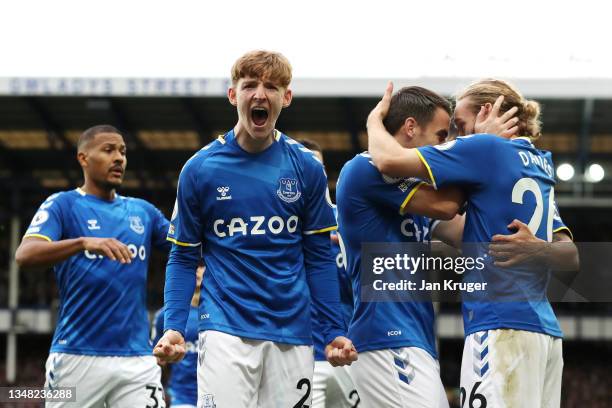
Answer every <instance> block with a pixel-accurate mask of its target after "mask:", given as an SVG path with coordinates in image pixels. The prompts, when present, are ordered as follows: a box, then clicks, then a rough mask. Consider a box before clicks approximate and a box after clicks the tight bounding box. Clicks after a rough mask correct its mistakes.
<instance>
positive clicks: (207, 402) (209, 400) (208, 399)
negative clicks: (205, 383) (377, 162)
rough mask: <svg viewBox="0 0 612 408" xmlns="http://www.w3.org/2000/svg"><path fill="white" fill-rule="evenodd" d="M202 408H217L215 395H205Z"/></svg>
mask: <svg viewBox="0 0 612 408" xmlns="http://www.w3.org/2000/svg"><path fill="white" fill-rule="evenodd" d="M202 408H217V404H215V397H214V395H212V394H204V395H203V396H202Z"/></svg>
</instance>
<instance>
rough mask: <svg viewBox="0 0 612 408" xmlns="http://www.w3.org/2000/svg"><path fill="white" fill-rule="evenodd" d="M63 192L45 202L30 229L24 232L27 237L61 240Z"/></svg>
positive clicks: (33, 219)
mask: <svg viewBox="0 0 612 408" xmlns="http://www.w3.org/2000/svg"><path fill="white" fill-rule="evenodd" d="M63 198H64V197H62V193H56V194H53V195H51V196H49V197H48V198H47V199H46V200H45V202H43V203H42V204H41V205H40V207H39V208H38V211H37V212H36V214H34V217H33V218H32V222H30V225H29V227H28V229H27V230H26V232H25V234H24V236H23V237H24V238H26V237H34V238H42V239H45V240H47V241H50V242H51V241H59V240H60V239H61V238H62V236H63V216H62V208H61V207H62V203H63V202H64V200H63Z"/></svg>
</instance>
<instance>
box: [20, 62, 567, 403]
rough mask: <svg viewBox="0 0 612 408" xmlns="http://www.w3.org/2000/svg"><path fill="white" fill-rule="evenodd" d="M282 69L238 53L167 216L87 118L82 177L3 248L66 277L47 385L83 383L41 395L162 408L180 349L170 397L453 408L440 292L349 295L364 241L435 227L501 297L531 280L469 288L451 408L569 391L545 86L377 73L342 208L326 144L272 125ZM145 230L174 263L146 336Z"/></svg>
mask: <svg viewBox="0 0 612 408" xmlns="http://www.w3.org/2000/svg"><path fill="white" fill-rule="evenodd" d="M290 82H291V65H290V64H289V61H287V59H286V58H285V57H284V56H283V55H281V54H279V53H275V52H269V51H253V52H249V53H247V54H245V55H243V56H242V57H241V58H239V59H238V60H237V61H236V62H235V64H234V66H233V67H232V72H231V87H230V88H229V90H228V99H229V101H230V103H231V104H232V105H234V106H235V107H236V110H237V114H238V121H237V123H236V125H235V126H234V128H233V129H231V130H230V131H229V132H227V133H226V134H224V135H221V136H219V137H218V138H217V139H216V140H214V141H213V142H211V143H210V144H208V145H207V146H205V147H203V148H202V149H201V150H200V151H198V152H197V153H196V154H195V155H194V156H193V157H191V158H190V159H189V160H188V161H187V163H186V164H185V166H184V167H183V169H182V171H181V173H180V176H179V181H178V189H177V197H176V203H175V207H174V211H173V214H172V217H171V219H170V220H167V219H166V218H165V217H164V216H163V215H162V214H161V212H160V211H159V210H157V209H156V208H155V207H154V206H153V205H151V204H150V203H148V202H146V201H144V200H141V199H137V198H131V197H124V196H121V195H119V194H117V193H116V189H117V188H119V187H120V186H121V183H122V180H123V175H124V172H125V168H126V164H127V157H126V146H125V143H124V140H123V137H122V135H121V133H120V131H119V130H117V129H116V128H114V127H112V126H108V125H99V126H94V127H92V128H90V129H88V130H86V131H85V132H84V133H83V134H82V135H81V137H80V138H79V141H78V153H77V159H78V161H79V164H80V165H81V167H82V168H83V173H84V184H83V185H82V187H79V188H76V189H75V190H71V191H65V192H60V193H57V194H53V195H52V196H50V197H49V198H47V200H45V202H43V204H42V205H41V206H40V208H39V210H38V212H37V213H36V214H35V216H34V218H33V220H32V222H31V224H30V226H29V228H28V229H27V231H26V233H25V235H24V239H23V241H22V243H21V245H20V246H19V248H18V250H17V253H16V254H15V257H16V260H17V262H18V263H19V264H20V265H22V266H50V265H54V269H55V274H56V279H57V282H58V287H59V290H60V300H61V304H60V310H59V317H58V321H57V327H56V330H55V334H54V337H53V341H52V346H51V350H50V354H49V357H48V359H47V363H46V383H45V387H48V388H56V387H69V386H76V395H77V402H76V403H68V402H47V406H49V407H64V406H75V407H77V406H78V407H113V408H114V407H120V408H123V407H126V408H127V407H130V408H132V407H151V408H153V407H155V408H157V407H165V406H166V405H167V403H166V400H165V396H164V390H163V387H162V382H161V369H160V365H162V366H165V365H167V364H168V363H173V364H172V365H173V367H174V368H173V370H172V371H173V372H172V377H171V380H170V383H169V388H170V395H171V397H172V406H173V407H183V408H185V407H195V406H197V407H198V408H212V407H217V408H243V407H244V408H255V407H261V408H268V407H270V408H272V407H274V408H276V407H279V408H286V407H289V408H291V407H298V408H301V407H310V406H312V407H357V406H359V407H374V408H380V407H448V401H447V398H446V394H445V392H444V387H443V385H442V382H441V380H440V369H439V364H438V360H437V353H436V344H435V331H434V310H433V306H432V303H431V302H423V301H419V302H366V301H362V299H361V297H360V294H361V281H362V278H363V277H362V276H361V274H362V271H361V247H362V244H363V243H368V242H379V243H380V242H382V243H384V242H418V243H423V244H428V243H429V242H430V241H431V240H432V239H437V240H440V241H443V242H445V243H447V244H449V245H451V246H454V247H456V248H459V249H461V248H462V244H463V243H466V242H467V243H491V245H487V246H486V247H485V248H486V249H485V250H486V253H474V254H471V255H474V256H484V257H485V259H486V261H485V266H486V268H485V269H484V270H482V271H480V272H479V273H475V272H473V273H466V274H465V275H464V276H463V279H464V281H467V282H470V281H472V282H478V281H481V280H482V279H483V276H484V275H487V276H494V277H496V279H493V280H489V281H492V282H498V287H495V288H494V290H495V292H496V293H500V294H502V295H507V294H511V293H512V292H514V291H522V290H524V288H529V290H530V291H531V292H535V293H536V294H538V295H539V298H536V299H535V300H534V299H529V300H528V301H516V300H514V301H495V300H491V299H488V300H487V301H482V299H475V298H474V299H471V298H469V297H464V299H463V304H462V306H463V316H464V328H465V336H466V337H465V346H464V353H463V360H462V369H461V401H462V407H470V408H476V407H481V408H484V407H486V406H489V407H559V406H560V395H561V374H562V368H563V358H562V349H561V347H562V346H561V337H562V333H561V330H560V328H559V324H558V322H557V319H556V317H555V315H554V313H553V311H552V308H551V305H550V303H549V302H548V301H547V299H546V286H547V282H548V276H549V275H550V270H553V269H555V268H556V267H559V266H562V267H565V268H567V266H568V265H571V266H573V267H575V268H577V265H578V255H577V250H576V247H575V246H574V245H573V244H572V243H571V241H572V238H571V233H570V231H569V229H568V228H567V227H566V226H565V225H564V224H563V222H562V220H561V218H560V216H559V214H558V211H557V208H556V204H555V200H554V185H555V178H554V172H553V173H551V171H550V169H552V168H554V167H553V165H552V159H551V155H550V153H548V152H544V151H541V150H538V149H536V148H535V147H534V145H533V141H534V140H535V139H537V137H539V135H540V122H539V106H538V105H537V103H536V102H534V101H528V100H526V99H525V98H524V97H523V96H522V95H521V94H520V93H519V92H518V91H517V90H516V89H514V88H513V87H512V86H510V85H509V84H508V83H506V82H504V81H501V80H481V81H478V82H476V83H474V84H472V85H470V86H469V87H468V88H467V89H465V90H464V91H463V92H461V93H460V94H459V95H458V96H457V98H456V105H455V109H454V112H453V111H452V110H451V106H450V104H449V102H448V101H447V100H446V99H445V98H443V97H441V96H439V95H437V94H436V93H434V92H432V91H430V90H427V89H424V88H421V87H416V86H413V87H406V88H402V89H400V90H399V91H398V92H397V93H395V94H392V91H393V87H392V84H389V85H388V86H387V89H386V91H385V94H384V96H383V98H382V100H381V101H380V102H379V103H378V105H377V106H376V107H375V108H374V109H373V110H372V112H371V113H370V115H369V116H368V120H367V130H368V151H367V152H364V153H361V154H358V155H357V156H355V157H354V158H353V159H352V160H350V161H349V162H347V163H346V164H345V165H344V167H343V169H342V171H341V173H340V176H339V179H338V183H337V190H336V202H337V208H336V207H335V206H334V205H333V204H332V203H331V200H330V196H329V192H328V189H327V177H326V174H325V171H324V166H323V163H322V156H321V154H320V152H317V147H316V145H313V144H311V143H309V142H308V141H304V142H303V143H300V142H298V141H296V140H293V139H291V138H290V137H288V136H287V135H285V134H283V133H281V132H280V131H278V130H276V129H275V125H276V121H277V119H278V117H279V115H280V113H281V110H282V109H283V108H285V107H287V106H289V105H290V103H291V100H292V96H293V95H292V91H291V89H290V87H289V86H290ZM451 116H452V117H453V119H452V124H453V125H454V126H455V127H456V129H457V132H458V135H459V137H457V138H452V137H450V136H449V127H450V125H451ZM474 134H475V135H474ZM525 158H527V160H525ZM521 220H522V221H523V222H522V221H521ZM336 229H337V230H338V231H337V232H336ZM153 246H154V247H156V248H159V249H161V250H163V251H166V252H169V259H168V264H167V267H166V282H165V289H164V307H163V309H162V310H161V311H160V312H158V314H157V315H156V318H155V322H154V328H153V330H152V334H153V336H152V339H153V344H152V343H151V342H150V340H149V321H148V315H147V310H146V302H145V295H146V276H147V268H148V260H149V254H150V252H151V248H152V247H153ZM470 248H472V247H470ZM474 248H482V247H481V246H476V247H474ZM534 248H536V250H534ZM469 251H474V252H478V251H481V249H466V248H464V252H469ZM464 255H465V253H464ZM468 255H469V254H468ZM524 264H530V265H533V264H536V265H539V266H540V267H539V268H537V269H536V270H535V272H534V269H533V268H529V269H521V265H524ZM511 266H512V267H515V268H513V269H512V270H509V269H508V267H511ZM313 339H314V350H313ZM152 349H153V351H152ZM183 357H185V358H184V360H182V361H180V360H181V359H183ZM315 360H316V362H315ZM325 360H327V362H325ZM179 361H180V362H179ZM313 368H314V370H313ZM313 371H314V377H313ZM196 377H197V381H196ZM196 382H197V385H196Z"/></svg>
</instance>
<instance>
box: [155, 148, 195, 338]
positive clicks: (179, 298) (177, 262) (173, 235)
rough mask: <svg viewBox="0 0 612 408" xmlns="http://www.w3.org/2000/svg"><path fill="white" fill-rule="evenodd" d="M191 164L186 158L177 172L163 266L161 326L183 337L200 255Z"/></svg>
mask: <svg viewBox="0 0 612 408" xmlns="http://www.w3.org/2000/svg"><path fill="white" fill-rule="evenodd" d="M195 167H196V166H195V160H194V159H190V160H189V161H188V162H187V163H186V164H185V167H184V168H183V170H182V171H181V175H180V177H179V186H178V191H177V197H176V204H175V206H174V212H173V214H172V220H171V221H170V222H171V225H170V228H169V230H168V240H169V241H171V242H172V243H173V244H174V245H172V249H171V250H170V256H169V259H168V265H167V267H166V284H165V287H164V328H165V330H170V329H172V330H176V331H179V332H181V334H183V337H184V336H185V327H186V326H187V319H188V317H189V308H190V305H191V298H192V296H193V291H194V290H195V283H196V268H197V267H198V262H199V260H200V258H201V248H200V245H201V238H200V237H201V235H202V230H201V221H200V217H201V212H200V205H201V203H200V202H199V200H198V195H197V193H196V192H197V183H196V177H195V176H196V174H194V171H195Z"/></svg>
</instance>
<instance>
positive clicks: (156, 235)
mask: <svg viewBox="0 0 612 408" xmlns="http://www.w3.org/2000/svg"><path fill="white" fill-rule="evenodd" d="M148 204H149V214H150V215H151V223H152V226H151V227H152V228H153V234H152V236H151V243H152V244H153V246H154V247H156V248H158V249H161V250H163V251H166V252H169V251H170V247H171V243H170V241H168V240H167V239H166V238H167V236H168V229H169V228H170V221H168V220H167V219H166V217H165V216H164V214H162V212H161V211H159V209H157V207H155V206H154V205H152V204H150V203H148Z"/></svg>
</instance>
